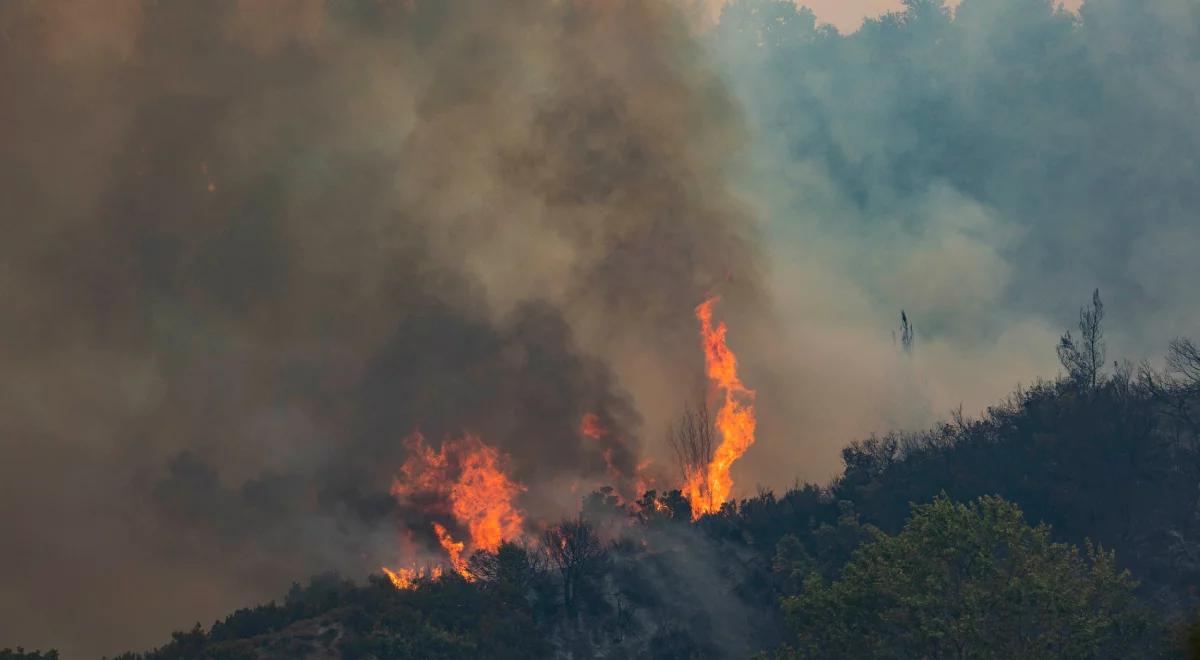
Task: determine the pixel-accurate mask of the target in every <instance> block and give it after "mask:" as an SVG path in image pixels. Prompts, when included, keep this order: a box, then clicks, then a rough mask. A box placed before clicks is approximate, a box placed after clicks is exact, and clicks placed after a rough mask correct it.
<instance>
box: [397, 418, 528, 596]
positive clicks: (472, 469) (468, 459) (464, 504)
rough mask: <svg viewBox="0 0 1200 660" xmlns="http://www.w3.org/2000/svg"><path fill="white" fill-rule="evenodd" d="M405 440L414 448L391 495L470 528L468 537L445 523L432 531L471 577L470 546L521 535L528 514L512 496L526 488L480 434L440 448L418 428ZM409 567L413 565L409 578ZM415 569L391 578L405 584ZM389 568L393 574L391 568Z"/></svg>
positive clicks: (492, 546) (490, 547)
mask: <svg viewBox="0 0 1200 660" xmlns="http://www.w3.org/2000/svg"><path fill="white" fill-rule="evenodd" d="M406 444H407V446H408V448H409V451H410V454H409V457H408V460H406V461H405V462H404V465H403V466H401V468H400V475H399V476H397V477H396V479H395V480H393V482H392V489H391V492H392V495H393V496H394V497H396V498H397V499H401V500H404V501H407V502H409V503H415V504H418V506H421V507H422V508H424V509H425V510H426V512H427V513H429V514H431V515H436V516H439V517H446V518H452V519H453V521H454V522H455V523H457V525H458V526H459V528H460V529H465V530H466V532H467V534H468V536H469V538H468V539H467V540H466V541H456V540H454V538H453V537H452V536H451V535H450V532H449V530H447V529H446V527H445V525H442V524H441V523H439V522H434V523H433V531H434V534H435V535H436V536H437V539H438V543H439V544H440V545H441V546H442V549H443V550H445V552H446V555H447V557H448V559H449V562H450V566H451V567H452V568H453V569H454V571H455V572H457V573H458V574H460V575H462V576H463V577H465V578H467V579H468V580H469V579H471V576H470V574H469V572H468V571H467V561H466V558H465V557H464V554H465V553H466V550H467V549H468V548H469V549H470V550H471V551H475V550H487V551H489V552H495V551H496V550H497V549H498V548H499V547H500V544H501V543H503V542H504V541H506V540H509V539H513V538H516V537H518V536H520V535H521V533H522V529H523V527H524V525H525V520H524V517H523V516H522V515H521V513H520V511H518V510H517V508H516V507H515V506H514V504H513V501H514V499H515V498H516V496H517V495H518V494H519V493H520V492H521V491H523V490H524V489H525V488H524V486H522V485H520V484H518V483H516V482H514V481H513V480H512V479H510V478H509V477H508V475H507V474H506V473H505V472H504V470H503V468H502V467H501V463H502V458H503V457H502V455H501V454H500V452H499V451H498V450H496V449H495V448H494V447H490V446H488V445H486V444H484V443H483V441H482V440H480V439H479V438H478V437H477V436H474V435H465V436H463V437H462V438H460V439H455V440H447V441H446V442H444V443H443V444H442V446H441V448H440V449H439V450H437V451H434V450H433V448H432V447H430V446H429V445H428V444H426V442H425V439H424V437H422V436H421V434H420V433H414V434H413V435H412V437H410V438H409V439H408V440H406ZM406 570H407V571H410V573H409V574H408V575H409V577H408V578H407V580H406V579H405V573H404V571H406ZM411 570H412V569H401V570H400V571H397V572H395V574H396V576H397V578H398V579H397V578H393V579H392V583H393V584H395V585H397V587H398V588H407V587H404V586H401V585H402V584H411V583H412V575H415V573H412V572H411ZM422 570H423V569H422ZM433 571H436V575H434V577H437V576H440V574H441V571H440V568H435V569H433ZM433 571H431V574H433ZM385 572H387V571H385ZM387 573H388V577H389V578H392V573H391V572H387Z"/></svg>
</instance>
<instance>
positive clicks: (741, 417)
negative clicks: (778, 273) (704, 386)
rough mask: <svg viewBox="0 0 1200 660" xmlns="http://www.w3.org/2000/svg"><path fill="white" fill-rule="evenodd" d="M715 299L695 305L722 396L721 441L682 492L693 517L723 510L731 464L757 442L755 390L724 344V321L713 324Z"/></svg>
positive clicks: (730, 485)
mask: <svg viewBox="0 0 1200 660" xmlns="http://www.w3.org/2000/svg"><path fill="white" fill-rule="evenodd" d="M716 301H717V298H710V299H709V300H706V301H705V302H704V303H702V304H701V305H700V306H698V307H696V318H697V319H698V320H699V321H700V337H701V344H702V346H703V348H704V364H705V370H706V372H707V375H708V380H709V382H710V383H711V384H712V387H713V389H714V390H715V391H716V394H717V396H719V397H723V400H722V402H721V408H720V410H718V411H717V418H716V427H717V431H718V432H719V433H720V434H721V444H720V445H718V446H717V449H716V451H715V452H714V453H713V458H712V461H711V462H710V463H709V464H708V470H707V471H706V472H698V473H696V474H694V475H692V476H691V477H689V478H688V480H687V483H685V484H684V487H683V494H684V495H685V496H686V497H687V498H688V501H689V502H690V503H691V505H692V516H693V518H699V517H700V516H702V515H704V514H706V513H713V512H716V511H718V510H720V508H721V505H722V504H724V503H725V501H726V500H727V499H728V498H729V492H730V491H731V490H732V489H733V478H732V477H730V476H729V469H730V467H732V466H733V463H734V461H736V460H737V459H739V458H741V457H742V455H743V454H745V453H746V450H747V449H749V448H750V445H752V444H754V428H755V417H754V390H751V389H749V388H747V387H746V386H745V385H743V384H742V381H741V380H739V379H738V375H737V356H735V355H734V354H733V351H731V350H729V347H728V346H727V345H726V344H725V331H726V327H725V323H724V322H719V323H717V325H716V326H714V325H713V320H712V306H713V303H715V302H716Z"/></svg>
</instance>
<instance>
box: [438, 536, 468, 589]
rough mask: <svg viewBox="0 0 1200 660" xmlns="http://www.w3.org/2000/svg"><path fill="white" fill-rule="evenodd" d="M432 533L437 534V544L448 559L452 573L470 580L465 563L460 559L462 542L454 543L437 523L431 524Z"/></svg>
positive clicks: (463, 545)
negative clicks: (440, 545) (439, 544)
mask: <svg viewBox="0 0 1200 660" xmlns="http://www.w3.org/2000/svg"><path fill="white" fill-rule="evenodd" d="M433 533H434V534H437V537H438V543H441V544H442V549H443V550H445V551H446V555H447V556H449V557H450V566H451V568H453V569H454V572H456V573H458V574H459V575H461V576H463V577H465V578H467V579H470V573H469V572H467V562H466V560H464V559H463V558H462V551H463V548H464V547H465V544H464V543H463V542H462V541H455V540H454V539H453V538H451V537H450V532H447V531H446V528H445V527H442V526H441V525H439V524H438V523H433Z"/></svg>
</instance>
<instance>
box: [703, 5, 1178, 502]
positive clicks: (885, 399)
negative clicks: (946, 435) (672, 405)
mask: <svg viewBox="0 0 1200 660" xmlns="http://www.w3.org/2000/svg"><path fill="white" fill-rule="evenodd" d="M804 4H806V3H804V2H799V3H796V4H793V3H791V2H774V1H771V0H734V1H732V2H730V3H729V4H728V5H727V6H726V8H725V12H724V14H723V15H722V18H721V21H720V23H719V24H718V25H717V27H716V28H715V30H714V32H713V33H712V34H711V35H710V42H711V44H712V46H713V48H714V50H715V51H716V52H717V53H719V59H720V61H721V62H722V65H723V67H724V70H725V77H726V79H727V80H729V81H730V84H731V86H732V87H733V89H734V90H735V93H736V96H737V97H738V99H739V101H740V103H741V104H742V107H743V108H744V110H745V112H746V116H747V118H748V123H749V125H750V127H751V130H752V132H753V134H754V138H753V140H754V144H755V147H754V149H753V152H752V157H751V158H748V159H747V162H748V163H749V164H750V167H748V168H747V169H746V171H745V173H746V176H744V177H743V181H742V186H744V189H745V190H747V191H751V192H750V194H749V195H748V197H751V198H753V199H754V200H755V203H756V208H757V211H758V212H759V214H760V215H761V217H762V218H763V220H764V229H763V232H764V236H765V237H766V240H765V241H764V244H765V245H767V246H769V257H770V261H771V263H772V264H773V269H772V270H771V271H770V282H771V285H770V288H771V290H772V291H773V292H774V293H775V296H774V297H775V300H776V302H777V303H778V305H779V309H780V312H779V313H780V315H781V316H782V317H783V318H784V319H785V322H784V323H783V327H785V328H787V332H786V333H785V334H784V335H781V336H780V337H778V338H777V340H776V343H777V344H778V345H780V346H786V347H787V348H786V349H781V350H780V351H779V353H780V355H779V360H776V361H775V363H777V364H778V363H780V362H782V361H785V360H790V361H791V362H792V363H793V364H794V365H795V370H794V371H793V372H792V373H793V375H792V377H791V378H790V379H789V380H790V381H791V382H790V384H788V385H786V386H785V385H782V384H780V385H779V386H776V387H774V388H767V387H764V386H762V385H761V384H762V383H763V382H764V378H763V376H762V375H761V374H759V375H757V376H755V375H748V377H747V382H750V383H757V384H760V389H761V390H763V392H762V393H761V394H760V402H761V404H762V415H761V417H762V418H763V420H764V424H770V423H772V420H780V419H787V420H789V423H790V428H791V429H794V430H791V431H790V432H791V433H792V434H793V437H797V439H798V440H799V441H802V442H803V443H805V446H806V447H807V448H808V452H809V453H808V454H807V456H808V457H809V458H810V459H811V460H809V461H807V462H806V463H805V470H807V472H805V473H804V476H805V477H808V478H821V477H823V476H826V475H828V474H830V473H831V472H833V471H834V470H835V469H836V468H837V467H838V466H837V451H836V450H837V448H838V447H840V446H842V445H843V444H844V443H845V441H846V438H847V437H853V436H862V435H865V434H867V433H871V432H877V431H883V430H886V429H888V428H894V427H910V428H911V427H919V426H923V425H925V424H928V423H930V422H931V421H933V420H934V419H935V418H939V417H941V418H944V417H945V416H946V415H947V414H948V413H949V412H950V411H951V410H952V409H954V408H956V407H957V406H958V405H960V404H962V405H963V406H964V410H965V412H966V413H967V414H968V415H973V414H977V413H978V412H979V411H980V410H982V409H983V408H984V407H985V406H987V405H990V404H991V403H993V402H995V401H997V400H998V399H1000V398H1001V397H1003V396H1004V395H1005V394H1006V393H1007V392H1009V391H1011V389H1012V388H1013V387H1014V385H1015V384H1016V383H1018V382H1024V383H1029V382H1030V381H1031V380H1033V379H1035V378H1039V377H1045V378H1050V377H1054V376H1055V374H1056V372H1057V371H1058V368H1059V367H1058V364H1057V361H1056V358H1055V354H1054V351H1053V347H1054V344H1055V341H1056V338H1057V335H1058V334H1059V333H1061V332H1062V331H1063V330H1064V329H1067V328H1069V327H1073V325H1074V323H1075V320H1076V311H1077V310H1078V309H1079V307H1080V306H1081V305H1082V304H1084V303H1086V302H1087V300H1088V299H1089V297H1090V295H1091V292H1092V290H1093V288H1096V287H1099V289H1100V291H1101V295H1102V296H1103V298H1104V300H1105V303H1106V305H1107V309H1108V312H1109V315H1108V319H1107V331H1108V332H1107V338H1108V347H1109V359H1110V362H1111V360H1114V359H1123V358H1130V359H1132V360H1133V361H1134V362H1137V361H1139V360H1141V359H1157V358H1158V356H1160V355H1161V354H1162V351H1163V350H1164V349H1165V346H1166V344H1167V342H1168V341H1169V340H1170V339H1171V338H1172V337H1174V336H1179V335H1192V336H1194V335H1195V333H1196V328H1197V322H1198V321H1200V316H1198V314H1197V311H1196V310H1197V309H1198V305H1197V303H1198V302H1200V297H1198V294H1197V292H1196V288H1195V286H1194V282H1195V281H1196V280H1197V276H1200V272H1197V270H1196V267H1195V264H1196V263H1197V262H1196V260H1195V259H1194V258H1191V257H1190V256H1189V253H1190V251H1192V250H1194V249H1195V246H1196V245H1197V244H1200V243H1198V239H1200V225H1198V224H1197V223H1196V209H1197V208H1198V205H1200V198H1198V197H1197V190H1198V189H1197V187H1196V185H1195V182H1196V181H1197V180H1198V178H1200V163H1198V161H1197V158H1196V154H1197V153H1200V151H1198V149H1197V147H1198V146H1200V131H1198V130H1197V124H1196V122H1195V121H1194V120H1193V117H1195V116H1196V115H1197V114H1198V113H1200V97H1197V95H1196V90H1197V89H1200V51H1197V48H1196V44H1197V43H1198V42H1200V41H1198V37H1200V11H1198V9H1197V5H1196V3H1194V2H1188V1H1186V0H1164V1H1163V2H1138V1H1136V0H1089V1H1088V2H1085V3H1083V5H1082V7H1081V8H1080V12H1079V13H1072V12H1068V11H1062V10H1056V9H1055V6H1056V5H1058V3H1054V2H1050V1H1049V0H963V2H961V3H950V2H946V3H942V2H941V1H940V0H907V1H906V2H904V3H903V5H904V7H899V5H900V4H901V3H899V2H897V3H896V5H897V8H898V9H900V10H901V11H900V12H899V13H893V14H889V15H885V16H883V17H881V18H878V19H872V20H868V21H867V22H866V23H865V24H864V25H863V26H862V28H861V29H860V30H858V31H857V32H854V33H853V34H848V35H844V34H839V33H837V32H836V31H834V30H833V29H831V28H828V27H822V26H820V25H819V22H818V20H817V19H818V17H819V16H820V13H821V11H823V9H824V7H823V6H818V7H816V9H817V11H818V14H817V15H816V16H814V14H813V13H811V12H808V11H807V10H804V9H801V8H799V7H798V6H797V5H804ZM817 4H818V5H820V3H817ZM951 5H955V7H954V9H953V11H951V10H950V6H951ZM1073 6H1074V7H1078V6H1079V4H1078V3H1073ZM901 309H904V310H905V311H906V312H907V313H908V316H909V317H910V318H911V319H912V320H913V321H914V323H915V325H916V328H917V333H916V339H917V342H916V347H915V350H914V351H913V352H912V354H911V355H908V354H906V353H905V352H904V351H903V350H901V348H900V347H899V346H897V345H896V343H897V342H895V339H894V333H898V332H899V328H898V325H899V316H900V311H901ZM772 392H786V397H787V400H786V401H782V402H772V401H770V400H769V397H771V396H772ZM763 397H767V398H768V399H766V400H764V399H763ZM787 406H790V409H789V412H791V413H792V414H791V416H790V417H789V416H787V415H785V414H782V413H771V412H770V410H771V409H774V410H780V409H782V408H784V407H787ZM782 431H783V432H784V433H785V434H786V432H788V430H787V429H783V430H782ZM769 433H770V430H768V429H765V428H764V431H763V436H764V437H770V438H773V440H774V441H773V442H767V443H760V446H759V447H756V451H755V452H753V454H752V455H751V456H748V457H747V462H748V463H750V464H752V465H753V467H754V468H755V469H756V470H755V471H753V472H752V473H753V474H755V475H759V477H760V478H762V479H763V480H764V481H766V482H767V483H779V481H780V480H782V479H786V478H788V475H787V474H786V473H784V472H782V471H780V470H772V466H774V465H785V464H788V463H789V462H791V463H794V462H795V461H794V460H793V461H788V460H785V457H786V456H787V455H788V454H786V453H784V452H792V455H794V452H795V451H796V450H795V449H794V448H788V449H782V447H785V446H786V445H787V443H786V442H783V441H782V440H780V439H779V436H771V435H769ZM792 447H794V445H793V446H792ZM819 447H820V448H823V449H818V448H819ZM776 451H778V452H780V453H777V454H772V452H776Z"/></svg>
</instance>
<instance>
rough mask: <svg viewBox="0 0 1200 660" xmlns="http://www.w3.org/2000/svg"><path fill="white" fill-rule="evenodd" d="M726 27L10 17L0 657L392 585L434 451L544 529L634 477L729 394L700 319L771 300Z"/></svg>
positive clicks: (181, 9) (292, 1)
mask: <svg viewBox="0 0 1200 660" xmlns="http://www.w3.org/2000/svg"><path fill="white" fill-rule="evenodd" d="M691 25H693V23H692V18H691V17H690V15H689V14H688V13H687V12H682V11H679V10H678V8H676V7H675V6H673V5H669V4H667V3H664V2H650V1H646V2H640V1H633V0H630V1H618V2H552V1H550V0H514V1H513V2H506V3H477V2H467V1H465V0H464V1H456V0H450V1H443V2H423V1H422V2H403V1H397V2H376V1H374V0H272V1H270V2H241V1H233V0H224V1H220V2H212V3H155V2H142V1H140V0H122V1H121V2H99V1H98V0H97V1H89V0H76V1H70V2H66V1H64V2H58V3H44V2H34V1H32V0H29V1H24V0H21V1H18V2H12V3H5V4H4V5H3V7H2V8H0V79H2V80H4V82H5V88H6V90H8V92H7V93H6V94H5V100H4V101H3V102H0V125H3V126H4V127H5V128H4V140H2V141H0V181H3V183H0V186H2V190H0V197H2V198H3V199H4V200H5V208H4V216H3V231H4V234H5V240H4V241H2V242H0V244H2V246H0V263H3V264H4V266H3V268H4V277H3V278H0V293H2V294H3V296H4V299H5V301H6V312H5V313H4V314H3V315H2V316H0V324H2V325H0V335H2V337H3V342H0V346H2V347H0V372H2V373H3V374H4V376H3V378H2V379H0V387H2V388H3V396H2V397H0V400H2V401H3V402H4V403H3V404H0V405H2V406H3V409H2V411H0V424H2V425H3V428H2V430H3V434H2V435H0V437H2V438H3V440H0V442H2V443H3V448H4V455H5V461H4V462H3V467H0V482H2V483H4V484H5V486H4V489H3V491H2V492H0V514H2V515H3V519H4V520H5V524H6V528H7V529H6V537H8V538H10V539H16V540H17V542H15V543H5V544H3V550H0V562H3V565H4V566H6V567H7V570H5V573H4V580H3V581H4V583H5V588H4V589H3V590H2V591H0V606H2V609H3V610H4V611H5V612H8V613H10V614H9V615H8V616H6V617H5V621H4V622H3V623H2V624H0V626H2V628H0V644H8V643H11V644H17V643H20V644H24V645H26V646H38V645H41V646H50V645H53V646H57V647H58V648H60V649H61V650H63V651H64V652H65V653H66V654H68V655H75V654H81V655H88V654H91V655H96V654H99V653H112V652H114V651H118V650H123V649H127V648H131V647H132V648H137V647H146V646H149V645H152V644H157V643H161V641H162V640H163V635H164V633H165V632H166V631H168V630H171V629H176V628H179V627H186V626H189V625H190V624H191V622H192V621H194V620H196V619H200V620H203V621H205V622H207V620H208V619H211V618H213V617H215V616H217V615H220V614H223V613H225V612H228V611H230V610H232V609H233V608H235V607H238V606H244V605H245V604H247V603H249V602H255V601H261V600H263V599H265V598H268V597H272V596H275V595H277V594H279V593H282V591H283V589H284V588H285V587H286V585H287V583H288V582H290V581H291V580H294V579H303V578H304V576H306V575H308V574H311V573H313V572H317V571H324V570H328V569H337V570H341V571H343V572H345V573H347V574H349V575H362V574H363V573H364V572H365V571H367V570H375V567H376V566H378V565H380V564H381V563H388V562H391V561H392V560H394V559H396V553H397V543H398V542H400V541H403V539H400V541H398V539H397V536H400V535H401V534H400V530H398V527H400V528H403V527H404V526H405V525H404V523H405V522H412V523H413V524H414V525H415V524H416V522H414V521H407V520H406V519H405V517H406V516H409V515H410V514H411V512H407V511H398V510H397V508H396V505H395V503H394V501H393V500H392V499H391V498H390V497H389V496H388V494H387V491H388V486H389V485H390V483H391V479H392V477H393V476H394V474H395V471H396V470H397V468H398V467H399V466H400V465H401V464H402V463H403V461H404V459H405V456H406V449H405V445H404V443H403V439H404V438H405V437H406V436H408V435H409V434H411V433H412V432H414V431H417V430H419V431H420V432H422V433H423V434H424V435H425V437H427V438H429V439H430V440H431V442H433V443H435V444H436V443H438V442H440V441H441V440H442V439H444V438H447V437H457V436H460V435H461V434H463V433H467V432H469V433H473V434H478V436H479V437H480V438H481V439H482V440H483V441H485V442H487V443H488V444H490V445H491V446H494V447H497V448H498V449H499V450H500V451H502V452H503V453H504V454H505V456H506V457H507V458H506V461H508V464H510V465H511V466H512V470H513V474H512V476H513V478H514V479H515V480H517V481H519V482H520V483H522V484H524V485H525V486H526V487H527V489H528V490H527V491H525V492H523V493H522V495H521V505H522V506H523V507H524V508H525V509H526V510H527V511H528V512H529V513H530V514H531V515H532V516H547V515H550V514H551V513H554V514H559V513H562V512H565V511H570V510H574V508H576V506H577V501H573V500H575V497H576V496H574V495H571V494H570V493H569V492H568V490H567V486H568V484H570V483H571V482H573V481H580V480H582V481H583V482H584V483H585V484H586V483H600V482H603V481H608V480H609V476H610V473H611V471H613V470H619V471H621V472H622V473H624V474H626V475H632V474H633V472H634V470H635V465H636V462H637V460H638V458H639V456H640V454H641V453H642V449H641V448H642V447H643V446H644V444H645V442H644V441H645V439H646V438H647V437H648V436H654V435H655V433H656V428H657V427H656V426H655V425H656V424H657V423H658V422H657V421H656V415H659V416H662V417H663V418H669V417H670V416H671V415H673V414H674V412H675V411H676V410H677V407H678V405H679V404H680V403H681V402H682V401H683V400H684V399H685V398H686V397H687V396H688V395H689V394H690V393H691V392H692V391H694V388H695V386H696V384H697V383H699V382H701V381H700V378H701V374H702V371H701V369H702V357H701V354H700V352H699V349H698V344H697V340H696V328H695V325H694V323H695V322H694V319H693V318H692V315H691V314H692V308H693V307H694V306H695V305H696V304H697V303H698V302H700V301H701V300H703V298H704V296H705V295H706V294H708V293H710V292H712V291H713V290H715V289H717V288H719V289H720V290H721V291H722V292H723V293H724V294H725V295H726V296H727V298H728V299H730V300H734V301H737V303H736V305H737V306H739V307H738V308H739V309H741V310H742V311H743V312H745V313H746V315H747V317H748V318H751V317H753V314H754V311H753V310H755V309H761V308H762V307H763V306H764V305H765V300H764V299H763V298H762V296H761V293H760V291H761V287H760V281H761V280H760V272H759V260H760V259H759V256H758V254H757V252H756V249H755V247H754V245H755V243H756V240H755V236H754V231H755V230H754V227H753V225H752V223H751V216H750V215H749V213H748V212H747V209H746V207H745V206H744V204H743V203H742V201H740V200H739V199H737V198H736V197H735V196H734V195H733V194H731V193H730V192H729V187H728V186H727V185H726V183H725V181H726V179H727V177H728V174H729V173H728V168H729V167H730V163H731V161H730V158H729V155H730V154H732V153H736V152H737V151H738V149H739V148H740V145H741V144H742V143H743V142H744V137H745V135H744V133H743V132H742V130H741V129H740V123H739V120H738V114H737V111H736V108H735V104H734V103H733V101H732V99H731V98H730V97H729V96H728V95H727V94H726V93H725V92H724V88H723V85H722V83H721V81H720V80H719V79H718V78H717V77H716V76H715V74H714V73H713V72H712V71H711V70H709V69H708V68H707V67H706V66H705V61H706V58H705V56H704V53H703V52H702V49H701V47H700V46H699V45H698V43H697V42H696V41H695V39H694V38H693V36H692V32H691V27H690V26H691ZM734 308H735V303H731V304H730V309H731V310H732V309H734ZM663 402H666V404H665V405H666V406H667V410H666V411H665V412H658V410H659V408H660V407H661V406H660V405H659V404H662V403H663ZM647 411H653V412H647ZM588 413H591V414H594V415H596V416H597V418H598V419H600V420H602V422H603V424H604V425H605V428H606V429H607V430H608V432H609V435H610V436H611V437H612V438H614V441H613V443H610V444H608V445H605V444H603V443H597V442H596V441H595V440H592V439H588V438H584V437H582V435H581V434H580V431H579V424H580V420H581V419H582V417H583V416H584V415H585V414H588ZM650 444H651V446H652V445H653V444H654V441H653V440H652V441H651V443H650ZM606 448H607V449H610V450H612V451H610V452H609V455H608V456H606V455H605V451H604V450H605V449H606ZM650 453H654V450H653V449H651V450H650ZM426 535H427V532H426ZM418 539H419V537H418ZM64 602H70V603H72V607H71V608H69V612H67V611H65V610H64V609H63V608H61V607H60V606H61V604H62V603H64ZM113 602H120V603H121V607H119V608H113V607H112V606H111V604H112V603H113ZM50 612H54V614H53V615H50V614H49V613H50Z"/></svg>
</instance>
